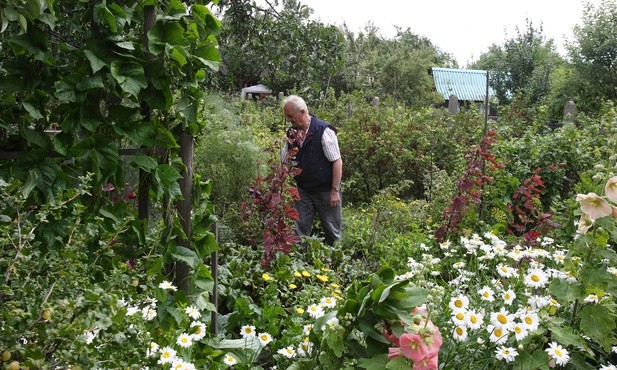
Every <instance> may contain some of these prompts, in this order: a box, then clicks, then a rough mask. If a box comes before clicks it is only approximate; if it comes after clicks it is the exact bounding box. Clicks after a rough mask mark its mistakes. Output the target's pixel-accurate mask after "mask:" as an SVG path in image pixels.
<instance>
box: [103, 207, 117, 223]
mask: <svg viewBox="0 0 617 370" xmlns="http://www.w3.org/2000/svg"><path fill="white" fill-rule="evenodd" d="M99 213H100V214H102V215H103V216H105V217H107V218H109V219H110V220H113V221H114V222H115V223H117V224H119V223H121V221H120V219H119V218H118V217H116V215H114V214H113V213H111V212H109V211H108V210H106V209H100V210H99Z"/></svg>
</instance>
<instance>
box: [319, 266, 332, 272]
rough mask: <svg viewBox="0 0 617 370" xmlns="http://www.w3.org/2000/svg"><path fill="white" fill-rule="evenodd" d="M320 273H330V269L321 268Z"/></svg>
mask: <svg viewBox="0 0 617 370" xmlns="http://www.w3.org/2000/svg"><path fill="white" fill-rule="evenodd" d="M321 271H323V272H328V271H330V269H329V268H326V267H322V268H321Z"/></svg>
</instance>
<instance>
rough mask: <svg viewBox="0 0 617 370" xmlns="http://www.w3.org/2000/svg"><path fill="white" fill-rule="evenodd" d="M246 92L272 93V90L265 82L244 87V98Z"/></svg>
mask: <svg viewBox="0 0 617 370" xmlns="http://www.w3.org/2000/svg"><path fill="white" fill-rule="evenodd" d="M246 94H272V90H270V89H269V88H268V86H266V85H264V84H257V85H253V86H249V87H245V88H243V89H242V98H243V99H245V98H246Z"/></svg>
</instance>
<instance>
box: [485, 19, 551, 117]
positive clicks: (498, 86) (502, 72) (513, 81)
mask: <svg viewBox="0 0 617 370" xmlns="http://www.w3.org/2000/svg"><path fill="white" fill-rule="evenodd" d="M515 31H516V36H515V37H513V38H510V39H507V40H506V41H505V43H504V44H503V45H502V46H499V45H492V46H491V47H490V48H489V51H488V52H487V53H485V54H482V55H481V56H480V59H479V60H478V61H477V62H476V63H474V66H473V67H474V68H479V69H487V70H489V71H491V72H492V74H491V75H492V81H491V84H492V86H493V88H494V89H495V91H496V94H497V97H498V98H499V102H500V103H501V104H506V103H509V101H510V99H511V98H512V97H513V96H514V95H520V96H521V97H522V98H523V100H524V103H525V104H527V105H533V104H537V103H539V102H540V101H541V99H542V98H543V97H544V96H546V95H547V94H548V93H549V91H550V83H549V82H550V78H549V77H550V74H551V72H552V71H553V70H555V68H556V67H557V66H558V65H560V64H561V63H562V59H561V57H560V56H559V54H558V53H557V51H556V48H555V45H554V42H553V40H552V39H549V40H546V38H545V37H544V35H543V34H542V25H540V27H539V28H536V27H535V26H534V25H533V22H532V21H531V20H529V19H528V20H527V24H526V29H525V30H523V31H521V30H520V29H519V28H518V27H516V29H515Z"/></svg>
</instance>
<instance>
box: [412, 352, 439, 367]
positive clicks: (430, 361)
mask: <svg viewBox="0 0 617 370" xmlns="http://www.w3.org/2000/svg"><path fill="white" fill-rule="evenodd" d="M412 369H413V370H437V369H439V359H438V355H437V354H435V356H431V357H426V358H424V359H422V360H421V361H418V362H414V363H413V367H412Z"/></svg>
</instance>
